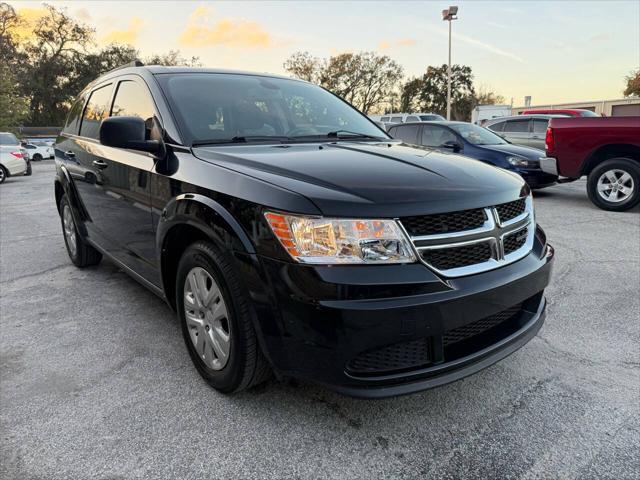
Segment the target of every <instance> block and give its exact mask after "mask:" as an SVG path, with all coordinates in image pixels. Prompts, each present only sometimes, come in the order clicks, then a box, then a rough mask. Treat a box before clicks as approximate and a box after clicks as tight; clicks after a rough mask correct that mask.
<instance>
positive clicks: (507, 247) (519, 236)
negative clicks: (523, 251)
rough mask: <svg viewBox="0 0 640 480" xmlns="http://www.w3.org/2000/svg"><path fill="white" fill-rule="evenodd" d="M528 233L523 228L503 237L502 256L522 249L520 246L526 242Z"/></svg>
mask: <svg viewBox="0 0 640 480" xmlns="http://www.w3.org/2000/svg"><path fill="white" fill-rule="evenodd" d="M528 233H529V230H528V229H527V227H525V228H521V229H520V230H518V231H516V232H515V233H511V234H509V235H507V236H506V237H504V254H505V255H509V254H510V253H513V252H515V251H516V250H518V249H520V248H522V246H523V245H524V244H525V243H526V242H527V234H528Z"/></svg>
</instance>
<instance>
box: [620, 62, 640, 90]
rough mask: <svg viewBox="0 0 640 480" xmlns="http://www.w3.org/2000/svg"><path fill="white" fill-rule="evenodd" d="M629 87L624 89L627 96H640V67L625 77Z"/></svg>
mask: <svg viewBox="0 0 640 480" xmlns="http://www.w3.org/2000/svg"><path fill="white" fill-rule="evenodd" d="M624 78H625V80H626V81H627V88H625V89H624V92H623V94H624V96H625V97H640V68H639V69H638V70H636V71H634V72H631V73H630V74H629V75H627V76H626V77H624Z"/></svg>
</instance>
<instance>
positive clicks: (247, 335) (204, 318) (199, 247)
mask: <svg viewBox="0 0 640 480" xmlns="http://www.w3.org/2000/svg"><path fill="white" fill-rule="evenodd" d="M176 280H177V281H176V306H177V310H178V317H179V318H180V323H181V325H182V334H183V337H184V341H185V344H186V346H187V349H188V351H189V355H190V357H191V360H192V361H193V363H194V365H195V367H196V369H197V370H198V372H199V373H200V375H202V377H203V378H204V379H205V380H206V381H207V383H209V385H211V386H212V387H213V388H215V389H216V390H219V391H220V392H223V393H231V392H237V391H240V390H244V389H246V388H249V387H251V386H253V385H257V384H258V383H260V382H262V381H264V380H266V379H267V378H268V377H269V374H270V372H271V369H270V368H269V365H268V363H267V360H266V359H265V358H264V355H263V354H262V350H261V349H260V346H259V345H258V341H257V338H256V333H255V330H254V328H253V322H252V319H251V311H250V305H249V303H248V300H247V298H246V293H245V291H244V289H243V288H242V286H241V283H240V279H239V277H238V275H237V273H236V272H235V270H234V267H233V265H232V264H231V262H230V261H229V259H228V258H227V257H226V255H225V254H224V252H222V251H220V250H219V249H217V248H216V247H215V246H214V245H213V244H211V243H208V242H197V243H194V244H193V245H191V246H190V247H189V248H187V250H186V251H185V252H184V254H183V255H182V258H181V259H180V263H179V265H178V272H177V279H176Z"/></svg>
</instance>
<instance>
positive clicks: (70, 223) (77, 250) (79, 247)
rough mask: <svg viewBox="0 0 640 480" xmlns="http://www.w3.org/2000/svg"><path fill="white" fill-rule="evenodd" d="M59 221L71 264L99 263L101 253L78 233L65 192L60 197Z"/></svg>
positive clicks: (78, 265) (82, 265) (83, 265)
mask: <svg viewBox="0 0 640 480" xmlns="http://www.w3.org/2000/svg"><path fill="white" fill-rule="evenodd" d="M60 221H61V223H62V233H63V234H64V243H65V245H66V246H67V253H68V254H69V258H70V259H71V261H72V262H73V264H74V265H75V266H76V267H80V268H82V267H88V266H90V265H96V264H98V263H100V260H102V254H101V253H100V252H99V251H97V250H96V249H95V248H93V247H92V246H91V245H89V244H88V243H86V242H85V240H84V239H83V238H82V237H81V236H80V235H79V234H78V228H77V227H76V222H75V220H74V218H73V214H72V213H71V205H70V204H69V199H68V198H67V195H66V194H65V195H63V196H62V198H61V199H60Z"/></svg>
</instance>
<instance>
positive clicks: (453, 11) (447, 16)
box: [442, 6, 458, 120]
mask: <svg viewBox="0 0 640 480" xmlns="http://www.w3.org/2000/svg"><path fill="white" fill-rule="evenodd" d="M457 14H458V7H456V6H452V7H449V8H447V9H446V10H443V11H442V20H445V21H447V22H449V68H448V69H447V120H451V21H452V20H457V19H458V17H456V15H457Z"/></svg>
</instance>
